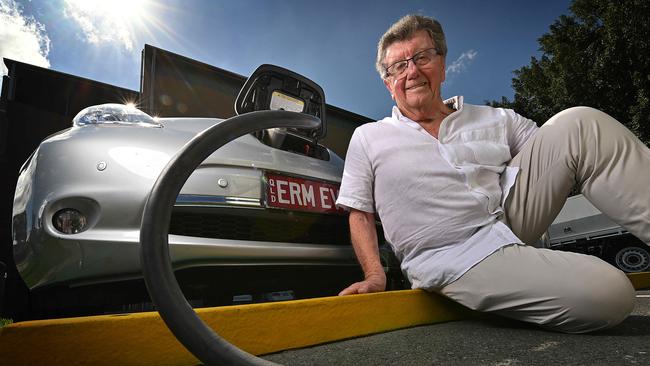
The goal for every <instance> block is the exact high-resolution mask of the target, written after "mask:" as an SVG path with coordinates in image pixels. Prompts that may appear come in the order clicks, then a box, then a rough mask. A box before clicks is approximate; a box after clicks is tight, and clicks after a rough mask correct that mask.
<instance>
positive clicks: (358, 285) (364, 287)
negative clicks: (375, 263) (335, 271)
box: [339, 272, 386, 296]
mask: <svg viewBox="0 0 650 366" xmlns="http://www.w3.org/2000/svg"><path fill="white" fill-rule="evenodd" d="M385 290H386V275H385V274H384V273H383V272H382V273H381V274H376V275H371V276H368V277H367V278H366V279H365V280H363V281H361V282H355V283H353V284H352V285H350V286H348V287H347V288H346V289H344V290H343V291H341V292H340V293H339V296H343V295H353V294H368V293H371V292H381V291H385Z"/></svg>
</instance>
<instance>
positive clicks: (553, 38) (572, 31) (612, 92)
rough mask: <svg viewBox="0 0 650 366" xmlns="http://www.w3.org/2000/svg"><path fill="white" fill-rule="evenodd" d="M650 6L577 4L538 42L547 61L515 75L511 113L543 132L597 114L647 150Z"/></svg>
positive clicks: (620, 0)
mask: <svg viewBox="0 0 650 366" xmlns="http://www.w3.org/2000/svg"><path fill="white" fill-rule="evenodd" d="M648 19H650V1H648V0H574V1H573V3H572V4H571V6H570V14H569V15H562V16H560V17H559V19H558V20H556V21H555V23H553V24H552V25H551V26H550V31H549V32H548V33H546V34H544V35H543V36H542V37H541V38H539V40H538V41H539V44H540V50H541V51H542V56H541V57H540V59H537V58H535V57H532V58H531V61H530V65H528V66H524V67H522V68H520V69H518V70H515V71H514V75H515V77H514V78H513V79H512V87H513V89H514V91H515V94H514V99H513V100H512V101H510V100H508V98H506V97H502V98H501V101H492V102H489V103H488V104H489V105H492V106H498V107H506V108H512V109H514V110H516V111H517V112H518V113H520V114H522V115H525V116H527V117H529V118H531V119H533V120H535V121H537V122H538V123H539V124H541V123H543V122H544V121H546V120H547V119H548V118H550V117H551V116H553V115H554V114H555V113H557V112H559V111H561V110H563V109H566V108H569V107H573V106H578V105H584V106H590V107H594V108H598V109H600V110H602V111H604V112H606V113H608V114H609V115H611V116H612V117H614V118H616V119H617V120H619V121H621V122H622V123H623V124H625V125H626V126H627V127H628V128H629V129H630V130H632V131H633V132H634V133H635V134H636V135H637V136H638V137H639V138H640V139H641V140H642V141H643V142H644V143H646V144H649V143H650V21H648Z"/></svg>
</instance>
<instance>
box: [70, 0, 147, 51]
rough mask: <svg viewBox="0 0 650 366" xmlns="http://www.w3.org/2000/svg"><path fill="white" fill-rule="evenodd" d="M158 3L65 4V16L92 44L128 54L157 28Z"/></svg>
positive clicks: (81, 0)
mask: <svg viewBox="0 0 650 366" xmlns="http://www.w3.org/2000/svg"><path fill="white" fill-rule="evenodd" d="M156 5H157V2H156V0H65V14H66V16H67V17H69V18H71V19H73V20H74V21H75V22H76V23H77V25H78V26H79V27H80V29H81V30H82V32H83V35H84V36H85V38H86V40H88V42H90V43H94V44H99V43H106V42H113V43H116V44H119V45H121V46H122V47H124V48H126V49H127V50H132V49H133V48H134V45H135V44H136V43H138V37H139V36H140V35H142V34H149V33H150V32H151V31H152V29H150V28H152V27H155V26H156V24H157V22H156V20H155V18H156V15H155V13H156V11H155V10H156V9H155V7H156Z"/></svg>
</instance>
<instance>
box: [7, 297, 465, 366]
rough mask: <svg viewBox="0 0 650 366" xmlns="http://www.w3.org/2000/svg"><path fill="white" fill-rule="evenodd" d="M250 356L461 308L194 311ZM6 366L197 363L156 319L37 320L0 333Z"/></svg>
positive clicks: (320, 304) (386, 300)
mask: <svg viewBox="0 0 650 366" xmlns="http://www.w3.org/2000/svg"><path fill="white" fill-rule="evenodd" d="M196 312H197V313H198V314H199V316H200V317H201V318H202V319H203V320H204V321H205V322H206V323H207V324H208V325H210V326H211V327H212V328H213V329H215V330H216V331H217V332H218V333H219V335H221V336H222V337H224V338H225V339H226V340H228V341H229V342H231V343H233V344H234V345H236V346H237V347H239V348H241V349H243V350H245V351H247V352H250V353H252V354H256V355H259V354H265V353H271V352H277V351H282V350H286V349H291V348H298V347H305V346H311V345H316V344H320V343H325V342H331V341H336V340H341V339H345V338H351V337H358V336H363V335H368V334H372V333H378V332H385V331H389V330H394V329H399V328H406V327H411V326H416V325H423V324H432V323H437V322H444V321H450V320H455V319H460V318H462V317H464V316H465V315H466V314H467V310H466V309H465V308H463V307H461V306H460V305H457V304H455V303H453V302H451V301H450V300H447V299H446V298H444V297H442V296H440V295H436V294H431V293H427V292H424V291H421V290H405V291H391V292H382V293H375V294H366V295H354V296H345V297H326V298H317V299H308V300H295V301H287V302H280V303H265V304H252V305H239V306H227V307H217V308H204V309H197V310H196ZM0 360H2V363H3V364H7V365H66V366H73V365H97V366H100V365H111V366H112V365H196V364H197V363H199V362H198V360H197V359H196V358H194V356H192V355H191V354H190V353H189V352H188V351H187V350H185V348H184V347H183V346H182V345H181V344H180V343H179V342H178V341H177V340H176V339H175V338H174V336H173V335H172V334H171V332H170V331H169V330H168V329H167V327H166V326H165V324H164V323H163V321H162V319H160V317H159V315H158V313H156V312H149V313H136V314H126V315H101V316H92V317H82V318H69V319H51V320H37V321H27V322H19V323H14V324H10V325H8V326H6V327H4V328H2V329H0Z"/></svg>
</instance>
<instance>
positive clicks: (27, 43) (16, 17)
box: [0, 0, 50, 75]
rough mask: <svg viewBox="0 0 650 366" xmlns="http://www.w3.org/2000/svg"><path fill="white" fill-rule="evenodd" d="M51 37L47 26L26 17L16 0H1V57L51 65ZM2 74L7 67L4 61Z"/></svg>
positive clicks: (46, 65) (4, 73) (44, 65)
mask: <svg viewBox="0 0 650 366" xmlns="http://www.w3.org/2000/svg"><path fill="white" fill-rule="evenodd" d="M49 53H50V38H49V37H48V36H47V32H46V31H45V26H43V24H41V23H39V22H37V21H36V20H35V19H34V18H33V17H26V16H24V15H23V13H22V9H21V8H20V7H19V6H18V4H16V2H15V1H14V0H0V57H7V58H10V59H13V60H16V61H21V62H27V63H30V64H34V65H37V66H42V67H50V61H49V60H48V59H47V56H48V54H49ZM1 69H2V75H6V74H7V68H6V67H5V65H4V62H2V65H1Z"/></svg>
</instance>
